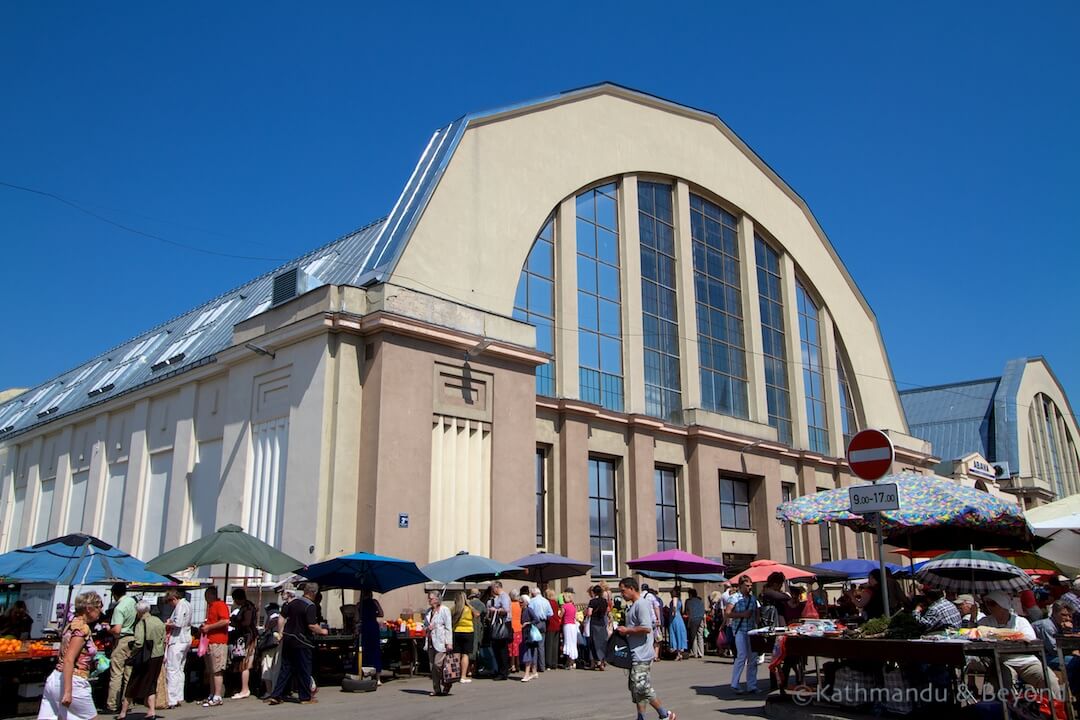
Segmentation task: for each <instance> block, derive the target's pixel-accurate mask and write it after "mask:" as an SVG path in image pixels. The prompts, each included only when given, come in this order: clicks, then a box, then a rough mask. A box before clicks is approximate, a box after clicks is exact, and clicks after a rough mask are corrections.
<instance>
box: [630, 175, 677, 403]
mask: <svg viewBox="0 0 1080 720" xmlns="http://www.w3.org/2000/svg"><path fill="white" fill-rule="evenodd" d="M638 230H639V232H640V235H641V302H642V325H643V329H644V337H643V338H642V344H643V345H644V353H645V412H646V413H648V414H649V415H653V416H655V417H659V418H663V419H665V420H676V419H677V417H678V414H679V411H680V410H682V386H681V383H680V378H679V310H678V302H677V300H676V292H675V288H676V282H675V276H676V274H677V272H676V267H675V221H674V219H673V212H672V207H671V186H670V185H665V184H660V183H650V182H640V183H638Z"/></svg>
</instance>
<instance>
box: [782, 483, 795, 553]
mask: <svg viewBox="0 0 1080 720" xmlns="http://www.w3.org/2000/svg"><path fill="white" fill-rule="evenodd" d="M780 499H781V501H782V502H790V501H791V500H794V499H795V488H794V486H792V485H791V484H790V483H783V484H782V485H781V486H780ZM784 557H785V558H786V560H787V562H789V563H793V562H795V529H794V528H793V527H792V525H791V521H790V520H785V521H784Z"/></svg>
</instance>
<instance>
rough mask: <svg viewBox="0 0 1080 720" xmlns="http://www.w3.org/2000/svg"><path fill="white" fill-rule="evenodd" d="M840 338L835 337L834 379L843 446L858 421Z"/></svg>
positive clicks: (857, 427) (854, 430) (855, 431)
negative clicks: (838, 390)
mask: <svg viewBox="0 0 1080 720" xmlns="http://www.w3.org/2000/svg"><path fill="white" fill-rule="evenodd" d="M840 347H841V346H840V338H839V337H837V338H836V380H837V385H839V387H840V422H841V423H842V424H843V432H844V447H845V448H846V447H847V446H848V443H849V442H851V438H852V436H853V435H855V433H857V432H858V431H859V421H858V418H857V417H856V415H855V399H854V398H853V397H852V395H851V383H850V382H848V371H847V366H846V365H845V364H844V357H843V355H842V354H841V352H840Z"/></svg>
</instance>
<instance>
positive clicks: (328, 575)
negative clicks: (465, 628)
mask: <svg viewBox="0 0 1080 720" xmlns="http://www.w3.org/2000/svg"><path fill="white" fill-rule="evenodd" d="M299 574H300V575H303V576H304V577H306V578H307V579H308V580H311V581H313V582H317V583H319V584H320V585H323V586H325V587H335V588H342V589H345V590H370V591H371V592H377V593H384V592H390V591H391V590H396V589H397V588H400V587H405V586H407V585H417V584H419V583H425V582H427V581H428V579H429V578H428V576H427V575H425V574H424V573H422V572H420V569H419V568H418V567H416V563H414V562H412V561H411V560H401V559H399V558H392V557H384V556H382V555H373V554H371V553H366V552H359V553H353V554H352V555H344V556H342V557H338V558H334V559H332V560H326V561H324V562H321V563H315V564H314V565H309V566H308V567H306V568H304V569H303V570H300V571H299Z"/></svg>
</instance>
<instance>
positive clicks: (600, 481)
mask: <svg viewBox="0 0 1080 720" xmlns="http://www.w3.org/2000/svg"><path fill="white" fill-rule="evenodd" d="M615 512H616V506H615V463H614V462H613V461H611V460H600V459H597V458H589V543H590V547H591V552H592V555H591V559H592V564H593V574H594V575H601V576H605V577H611V576H613V575H616V574H618V571H619V563H618V554H617V551H618V544H617V542H616V537H617V534H616V531H617V522H616V519H615V518H616V516H615Z"/></svg>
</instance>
